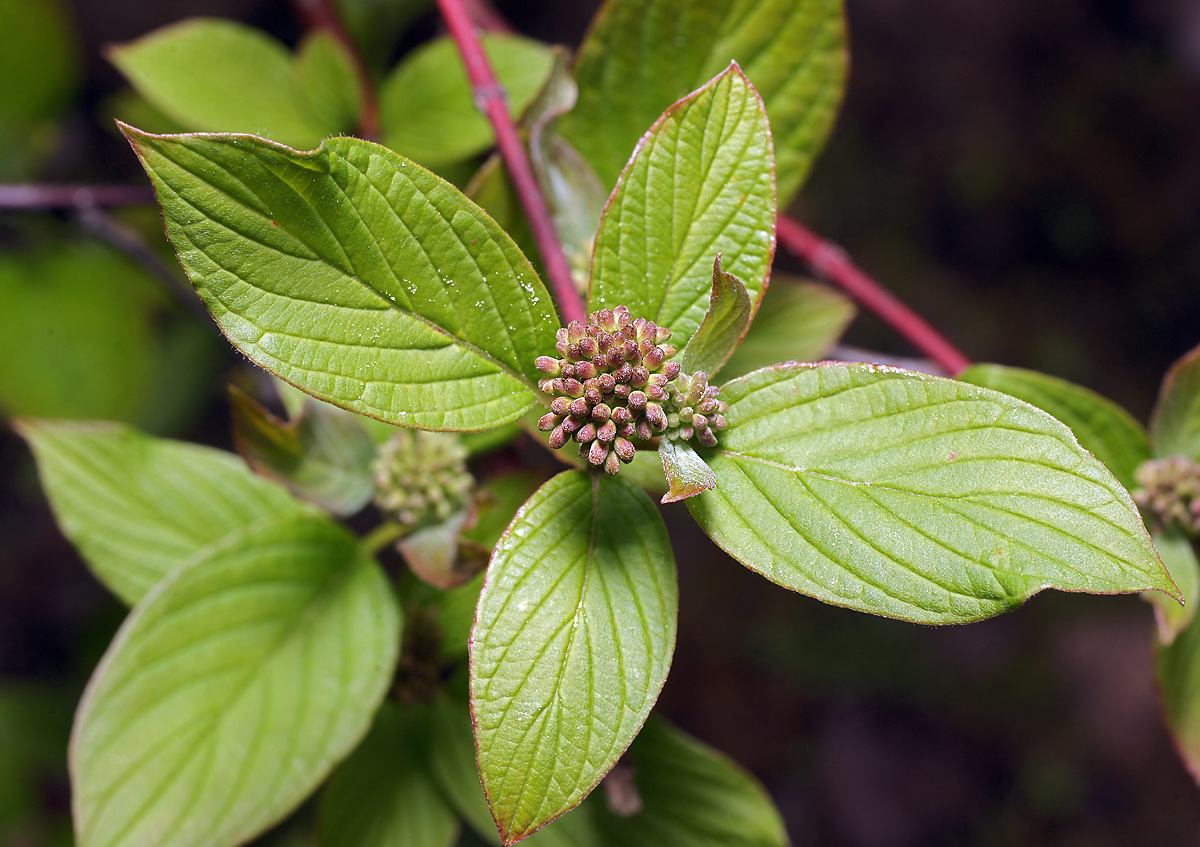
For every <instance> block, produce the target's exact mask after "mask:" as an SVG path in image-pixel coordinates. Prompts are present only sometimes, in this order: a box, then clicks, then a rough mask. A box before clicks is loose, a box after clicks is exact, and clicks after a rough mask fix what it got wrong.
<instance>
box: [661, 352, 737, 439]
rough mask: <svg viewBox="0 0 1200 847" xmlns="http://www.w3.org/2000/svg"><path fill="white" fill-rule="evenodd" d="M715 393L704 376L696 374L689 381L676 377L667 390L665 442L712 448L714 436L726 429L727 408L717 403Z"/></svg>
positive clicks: (686, 377)
mask: <svg viewBox="0 0 1200 847" xmlns="http://www.w3.org/2000/svg"><path fill="white" fill-rule="evenodd" d="M719 390H720V389H718V388H717V387H716V386H710V385H709V384H708V374H706V373H705V372H704V371H696V372H695V373H694V374H692V375H691V376H690V377H689V376H687V375H683V376H680V377H679V379H678V381H676V382H675V383H674V384H673V385H671V387H670V398H669V399H668V402H667V410H668V411H667V433H666V434H667V438H671V439H674V440H676V441H691V440H692V438H695V439H696V440H697V441H699V442H700V443H701V444H703V445H704V446H705V447H716V446H717V436H716V433H717V432H719V431H721V430H723V429H724V428H725V426H726V422H725V413H726V412H727V411H729V406H728V404H726V403H725V402H724V401H723V400H718V399H717V392H718V391H719Z"/></svg>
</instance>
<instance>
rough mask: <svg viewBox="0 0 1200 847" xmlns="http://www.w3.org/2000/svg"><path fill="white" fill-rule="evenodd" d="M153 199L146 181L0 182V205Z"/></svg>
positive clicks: (67, 205)
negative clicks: (16, 183)
mask: <svg viewBox="0 0 1200 847" xmlns="http://www.w3.org/2000/svg"><path fill="white" fill-rule="evenodd" d="M153 202H154V193H153V192H152V191H151V190H150V186H148V185H144V186H143V185H47V184H45V183H25V184H18V185H0V209H92V208H96V207H100V208H109V207H112V206H144V205H146V204H147V203H153Z"/></svg>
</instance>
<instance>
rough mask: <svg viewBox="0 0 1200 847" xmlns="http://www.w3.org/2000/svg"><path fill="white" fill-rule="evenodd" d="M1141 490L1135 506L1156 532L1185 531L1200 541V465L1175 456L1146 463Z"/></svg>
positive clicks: (1139, 473) (1139, 479) (1136, 494)
mask: <svg viewBox="0 0 1200 847" xmlns="http://www.w3.org/2000/svg"><path fill="white" fill-rule="evenodd" d="M1135 476H1136V478H1137V482H1138V485H1139V486H1141V487H1140V488H1137V489H1134V491H1133V499H1134V502H1136V503H1137V504H1138V506H1140V507H1141V509H1142V512H1143V513H1144V514H1145V515H1146V516H1147V517H1148V518H1149V519H1150V520H1151V521H1153V522H1154V527H1153V528H1154V529H1156V530H1158V531H1162V530H1166V529H1172V528H1175V529H1181V530H1183V532H1184V533H1186V534H1187V535H1189V536H1191V537H1193V538H1200V462H1194V461H1192V460H1191V459H1189V458H1188V457H1187V456H1171V457H1170V458H1167V459H1153V460H1151V461H1149V462H1144V463H1142V465H1141V466H1140V467H1139V468H1138V469H1137V473H1136V475H1135Z"/></svg>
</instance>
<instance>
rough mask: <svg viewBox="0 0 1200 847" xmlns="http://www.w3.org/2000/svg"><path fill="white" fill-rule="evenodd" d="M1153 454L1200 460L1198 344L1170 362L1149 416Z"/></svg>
mask: <svg viewBox="0 0 1200 847" xmlns="http://www.w3.org/2000/svg"><path fill="white" fill-rule="evenodd" d="M1150 440H1151V442H1152V443H1153V445H1154V455H1155V456H1159V457H1166V456H1189V457H1191V458H1192V459H1194V460H1196V461H1200V347H1196V348H1194V349H1193V350H1191V351H1190V352H1189V353H1187V354H1186V355H1185V356H1184V357H1183V358H1182V359H1180V360H1179V361H1178V362H1176V363H1175V364H1174V365H1172V366H1171V369H1170V370H1169V371H1167V376H1166V378H1165V379H1163V384H1162V389H1161V390H1160V392H1159V395H1158V403H1157V405H1155V407H1154V414H1153V415H1151V417H1150Z"/></svg>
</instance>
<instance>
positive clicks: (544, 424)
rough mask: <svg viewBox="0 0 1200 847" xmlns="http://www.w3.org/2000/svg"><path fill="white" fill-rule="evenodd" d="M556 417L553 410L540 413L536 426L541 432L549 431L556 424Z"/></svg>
mask: <svg viewBox="0 0 1200 847" xmlns="http://www.w3.org/2000/svg"><path fill="white" fill-rule="evenodd" d="M558 418H559V416H558V415H556V414H554V412H550V413H549V414H546V415H542V416H541V417H540V418H538V422H537V428H538V429H540V430H541V431H542V432H549V431H550V430H552V429H554V428H555V427H556V426H558Z"/></svg>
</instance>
